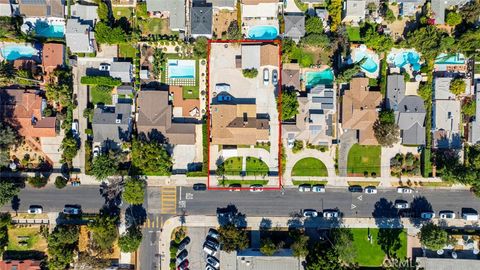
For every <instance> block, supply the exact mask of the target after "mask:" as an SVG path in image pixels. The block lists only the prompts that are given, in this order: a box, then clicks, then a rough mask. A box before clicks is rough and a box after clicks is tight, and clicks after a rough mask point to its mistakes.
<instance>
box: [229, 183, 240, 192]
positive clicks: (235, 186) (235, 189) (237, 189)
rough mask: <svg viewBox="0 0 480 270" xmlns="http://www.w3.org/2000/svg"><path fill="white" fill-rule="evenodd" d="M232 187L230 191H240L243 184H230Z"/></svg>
mask: <svg viewBox="0 0 480 270" xmlns="http://www.w3.org/2000/svg"><path fill="white" fill-rule="evenodd" d="M228 187H229V188H230V189H229V190H230V191H240V190H241V188H242V185H240V184H231V185H230V186H228Z"/></svg>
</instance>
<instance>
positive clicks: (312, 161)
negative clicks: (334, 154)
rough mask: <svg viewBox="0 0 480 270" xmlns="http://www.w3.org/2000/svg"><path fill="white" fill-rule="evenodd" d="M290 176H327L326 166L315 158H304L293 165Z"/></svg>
mask: <svg viewBox="0 0 480 270" xmlns="http://www.w3.org/2000/svg"><path fill="white" fill-rule="evenodd" d="M292 176H328V172H327V166H325V164H323V162H322V161H320V160H319V159H316V158H311V157H308V158H304V159H301V160H299V161H297V163H295V165H294V166H293V169H292Z"/></svg>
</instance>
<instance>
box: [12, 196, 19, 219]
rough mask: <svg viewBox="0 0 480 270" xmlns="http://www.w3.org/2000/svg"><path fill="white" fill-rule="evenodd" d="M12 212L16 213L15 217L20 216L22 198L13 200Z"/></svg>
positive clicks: (15, 197)
mask: <svg viewBox="0 0 480 270" xmlns="http://www.w3.org/2000/svg"><path fill="white" fill-rule="evenodd" d="M11 203H12V210H13V211H15V215H17V214H18V209H20V198H18V196H17V195H15V196H13V198H12V202H11Z"/></svg>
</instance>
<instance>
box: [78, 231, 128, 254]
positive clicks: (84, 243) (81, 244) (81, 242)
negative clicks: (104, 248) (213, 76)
mask: <svg viewBox="0 0 480 270" xmlns="http://www.w3.org/2000/svg"><path fill="white" fill-rule="evenodd" d="M90 237H91V233H90V230H89V229H88V226H85V225H84V226H80V235H79V239H78V251H80V252H86V253H87V254H89V255H91V256H99V255H98V254H94V253H95V252H92V251H91V250H90V249H89V244H90V241H91V240H90ZM101 258H102V259H118V258H120V248H119V247H118V241H115V243H114V244H113V251H112V252H111V253H109V254H103V255H102V256H101Z"/></svg>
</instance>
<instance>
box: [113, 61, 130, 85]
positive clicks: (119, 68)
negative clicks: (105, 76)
mask: <svg viewBox="0 0 480 270" xmlns="http://www.w3.org/2000/svg"><path fill="white" fill-rule="evenodd" d="M132 68H133V67H132V63H130V62H113V63H112V64H110V71H109V72H110V77H112V78H118V79H121V80H122V83H131V82H132V80H133V71H132Z"/></svg>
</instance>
